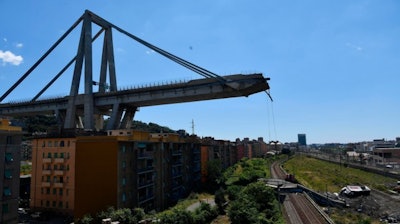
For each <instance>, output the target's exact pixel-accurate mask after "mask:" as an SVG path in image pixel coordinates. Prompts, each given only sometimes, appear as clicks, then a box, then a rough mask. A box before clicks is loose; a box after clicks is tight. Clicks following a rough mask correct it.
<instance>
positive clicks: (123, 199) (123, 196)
mask: <svg viewBox="0 0 400 224" xmlns="http://www.w3.org/2000/svg"><path fill="white" fill-rule="evenodd" d="M122 201H123V202H125V201H126V194H125V192H123V193H122Z"/></svg>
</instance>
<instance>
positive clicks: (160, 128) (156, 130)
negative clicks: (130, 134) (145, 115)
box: [132, 121, 176, 133]
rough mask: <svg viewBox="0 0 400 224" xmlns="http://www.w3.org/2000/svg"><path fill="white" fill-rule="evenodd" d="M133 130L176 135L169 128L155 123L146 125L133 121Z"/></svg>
mask: <svg viewBox="0 0 400 224" xmlns="http://www.w3.org/2000/svg"><path fill="white" fill-rule="evenodd" d="M132 129H135V130H141V131H148V132H152V133H159V132H161V131H163V132H164V133H175V132H176V131H174V130H172V129H170V128H169V127H165V126H160V125H158V124H155V123H151V122H150V123H148V124H146V123H144V122H141V121H132Z"/></svg>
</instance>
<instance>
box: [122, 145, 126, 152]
mask: <svg viewBox="0 0 400 224" xmlns="http://www.w3.org/2000/svg"><path fill="white" fill-rule="evenodd" d="M121 151H122V152H123V153H125V152H126V148H125V145H122V146H121Z"/></svg>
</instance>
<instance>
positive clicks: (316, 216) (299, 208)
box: [271, 162, 329, 224]
mask: <svg viewBox="0 0 400 224" xmlns="http://www.w3.org/2000/svg"><path fill="white" fill-rule="evenodd" d="M271 175H272V177H273V178H279V179H285V177H286V174H285V172H284V171H283V170H282V168H281V167H280V162H274V163H273V164H272V166H271ZM282 204H283V215H284V218H285V220H286V223H289V224H302V223H304V224H308V223H313V224H326V223H329V222H328V221H327V220H326V219H325V218H324V217H323V216H322V215H321V213H320V212H319V211H318V210H317V208H316V207H315V206H314V204H313V203H311V201H310V200H309V199H308V198H307V197H306V195H304V193H288V194H286V196H285V199H284V201H283V203H282Z"/></svg>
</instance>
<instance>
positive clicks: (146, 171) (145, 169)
mask: <svg viewBox="0 0 400 224" xmlns="http://www.w3.org/2000/svg"><path fill="white" fill-rule="evenodd" d="M153 171H154V168H153V167H152V166H151V167H145V168H139V169H138V174H143V173H149V172H153Z"/></svg>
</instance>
